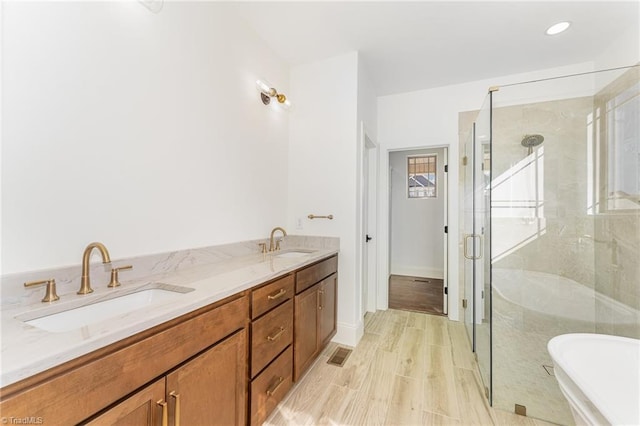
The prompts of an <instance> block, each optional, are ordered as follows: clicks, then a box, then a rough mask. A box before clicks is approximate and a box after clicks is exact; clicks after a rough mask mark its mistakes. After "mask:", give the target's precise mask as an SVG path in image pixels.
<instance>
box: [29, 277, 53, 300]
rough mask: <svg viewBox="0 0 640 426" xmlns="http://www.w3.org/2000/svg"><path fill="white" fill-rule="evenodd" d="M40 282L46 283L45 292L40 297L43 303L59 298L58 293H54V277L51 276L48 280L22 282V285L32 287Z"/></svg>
mask: <svg viewBox="0 0 640 426" xmlns="http://www.w3.org/2000/svg"><path fill="white" fill-rule="evenodd" d="M41 284H46V285H47V292H46V293H45V295H44V298H43V299H42V302H43V303H50V302H55V301H56V300H59V299H60V297H58V295H57V294H56V280H55V279H54V278H51V279H50V280H41V281H32V282H30V283H24V286H25V287H33V286H36V285H41Z"/></svg>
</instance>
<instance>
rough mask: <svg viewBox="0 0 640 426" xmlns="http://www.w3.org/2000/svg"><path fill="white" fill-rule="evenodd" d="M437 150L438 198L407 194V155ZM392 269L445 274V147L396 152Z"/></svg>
mask: <svg viewBox="0 0 640 426" xmlns="http://www.w3.org/2000/svg"><path fill="white" fill-rule="evenodd" d="M427 154H436V156H437V160H436V161H437V167H438V171H437V174H436V182H437V186H436V191H437V192H436V194H437V197H436V198H424V199H420V198H408V197H407V157H408V156H412V155H427ZM389 163H390V166H391V229H390V234H391V235H390V237H391V265H390V273H391V274H394V275H407V276H414V277H426V278H443V277H444V251H443V247H444V207H445V206H444V201H445V194H444V193H443V191H444V178H445V177H444V165H445V164H446V162H445V158H444V149H443V148H440V149H429V150H426V149H420V150H409V151H397V152H392V153H391V154H390V155H389Z"/></svg>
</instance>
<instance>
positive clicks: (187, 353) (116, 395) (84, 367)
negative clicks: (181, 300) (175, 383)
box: [0, 293, 249, 424]
mask: <svg viewBox="0 0 640 426" xmlns="http://www.w3.org/2000/svg"><path fill="white" fill-rule="evenodd" d="M248 318H249V300H248V297H247V296H246V295H245V294H244V293H240V294H237V295H234V296H232V297H230V298H228V299H225V300H222V301H220V302H216V303H214V304H212V305H209V306H207V307H205V308H202V309H198V310H196V311H194V312H191V313H189V314H186V315H184V316H182V317H180V318H176V319H175V320H171V321H169V322H166V323H163V324H160V325H158V326H156V327H153V328H151V329H149V330H146V331H143V332H141V333H138V334H136V335H134V336H131V337H128V338H126V339H124V340H121V341H119V342H117V343H114V344H112V345H109V346H107V347H104V348H102V349H99V350H97V351H95V352H92V353H89V354H87V355H84V356H82V357H79V358H76V359H74V360H72V361H69V362H67V363H65V364H62V365H60V366H58V367H54V368H52V369H50V370H47V371H45V372H42V373H40V374H37V375H35V376H32V377H30V378H28V379H26V380H23V381H21V382H18V383H15V384H13V385H10V386H7V387H5V388H3V389H2V394H1V402H0V411H1V412H2V413H3V416H7V417H15V418H19V417H42V418H43V419H45V422H46V423H50V424H77V423H79V422H87V420H88V419H89V420H92V419H93V418H94V417H95V415H96V413H100V415H102V413H103V410H105V409H108V411H110V410H111V409H114V408H115V407H117V406H118V405H116V406H115V407H114V406H113V405H112V404H114V403H115V402H116V401H120V400H121V399H122V398H123V397H124V396H126V395H130V394H131V395H134V396H137V397H139V398H141V399H137V400H131V401H128V400H124V403H125V405H124V406H121V408H120V409H119V410H120V414H117V413H116V412H112V413H110V414H108V416H109V417H107V418H109V419H113V422H114V423H115V424H118V421H120V420H118V419H120V418H122V419H127V418H129V419H131V421H128V420H122V421H126V422H127V424H138V423H136V422H133V420H134V419H136V420H137V419H142V418H145V419H147V420H148V419H149V417H153V416H157V415H158V414H157V412H156V411H154V407H153V406H152V405H149V401H151V399H152V397H151V396H150V394H149V393H148V391H145V390H144V389H145V386H149V384H150V383H155V381H156V380H157V379H158V378H159V377H163V376H164V375H165V374H167V372H168V371H170V370H172V369H174V368H176V367H179V366H181V365H182V364H183V363H185V362H186V361H189V360H190V359H192V358H193V357H195V356H197V355H199V354H204V353H206V352H205V351H206V350H211V349H210V348H212V349H214V350H215V349H216V348H218V345H221V344H222V343H219V344H217V345H216V346H213V347H212V345H214V344H216V342H226V340H224V339H226V338H227V337H228V336H230V335H234V337H236V339H234V341H235V342H237V341H239V339H240V340H242V339H243V340H244V343H243V346H242V347H240V346H238V347H237V348H236V349H237V351H240V352H242V354H243V356H244V357H245V358H244V359H245V361H243V366H242V371H243V375H242V380H243V385H242V386H241V388H242V389H245V391H244V392H246V388H247V386H248V384H247V383H248V379H247V365H246V364H247V363H246V352H247V331H246V327H247V323H248ZM238 330H240V331H241V333H236V332H237V331H238ZM221 347H222V346H221ZM241 348H242V349H241ZM236 349H234V350H233V352H234V355H235V352H236ZM216 358H218V357H216ZM193 359H194V360H195V359H196V358H193ZM217 362H223V363H225V364H229V362H227V361H226V360H224V361H217ZM238 362H239V361H238ZM229 365H230V364H229ZM227 368H229V369H231V368H232V367H231V366H229V367H225V371H226V369H227ZM216 380H217V379H216ZM139 389H143V391H139ZM136 392H142V394H140V395H138V394H137V393H136ZM167 398H168V396H166V395H165V399H167ZM212 398H216V396H215V394H213V395H212ZM171 399H174V398H169V400H168V402H169V404H172V403H173V402H172V401H171ZM136 401H137V402H136ZM156 401H157V400H156ZM154 402H155V401H154ZM169 408H170V407H169ZM235 409H236V407H235V406H232V407H231V408H230V410H235ZM246 409H247V407H246V404H244V407H242V411H243V412H244V411H246ZM104 413H105V415H106V412H104ZM129 416H131V417H129ZM244 418H246V417H244ZM149 421H151V420H149ZM105 423H106V424H109V422H108V421H105V422H101V423H100V424H105ZM139 424H146V423H145V422H141V423H139ZM183 424H184V423H183Z"/></svg>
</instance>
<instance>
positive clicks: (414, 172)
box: [407, 155, 437, 198]
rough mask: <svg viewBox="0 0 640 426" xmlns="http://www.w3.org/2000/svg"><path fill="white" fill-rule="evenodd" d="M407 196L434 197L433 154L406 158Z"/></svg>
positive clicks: (434, 165) (435, 168)
mask: <svg viewBox="0 0 640 426" xmlns="http://www.w3.org/2000/svg"><path fill="white" fill-rule="evenodd" d="M407 171H408V176H407V178H408V188H409V191H408V197H409V198H434V197H436V193H437V191H436V188H437V181H436V180H437V161H436V156H435V155H423V156H418V157H408V158H407Z"/></svg>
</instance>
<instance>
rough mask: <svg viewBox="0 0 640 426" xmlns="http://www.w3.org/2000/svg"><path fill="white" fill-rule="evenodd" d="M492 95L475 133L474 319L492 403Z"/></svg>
mask: <svg viewBox="0 0 640 426" xmlns="http://www.w3.org/2000/svg"><path fill="white" fill-rule="evenodd" d="M491 96H492V94H491V93H489V94H488V95H487V97H486V98H485V101H484V104H483V105H482V108H481V109H480V113H479V114H478V118H477V120H476V123H475V132H474V141H473V142H474V143H473V151H474V164H473V175H474V177H473V180H474V192H473V193H474V209H473V211H474V214H473V234H474V238H473V257H474V262H475V265H474V281H475V292H474V318H475V321H474V323H475V328H476V332H475V335H476V339H475V351H476V355H477V357H478V366H479V368H480V376H481V377H482V381H483V383H484V387H485V395H486V397H487V398H488V399H489V402H491V399H492V398H491V395H492V393H491V390H492V376H491V373H492V371H491V367H492V365H491V360H492V358H491V355H492V353H491V349H492V346H491V342H492V336H491V232H490V231H491V230H490V226H491V216H490V206H491V99H492V97H491Z"/></svg>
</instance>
